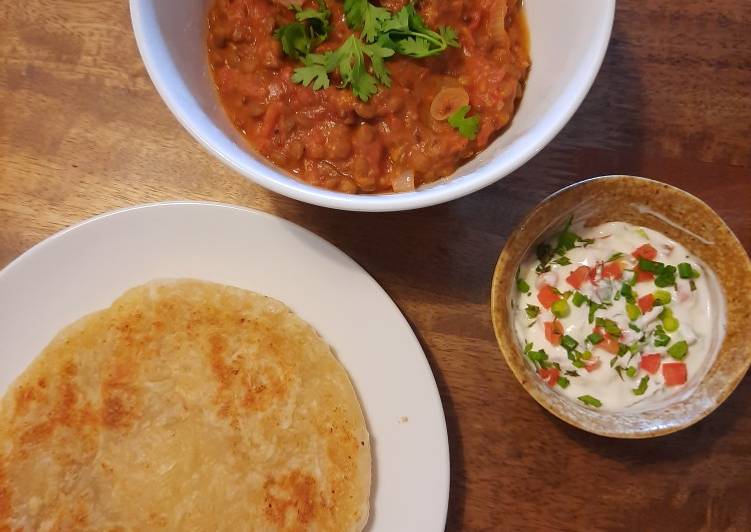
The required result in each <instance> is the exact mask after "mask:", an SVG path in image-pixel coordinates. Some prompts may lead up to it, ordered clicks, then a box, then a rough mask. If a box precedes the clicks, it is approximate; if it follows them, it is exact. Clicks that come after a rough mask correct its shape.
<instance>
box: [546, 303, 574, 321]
mask: <svg viewBox="0 0 751 532" xmlns="http://www.w3.org/2000/svg"><path fill="white" fill-rule="evenodd" d="M550 311H551V312H552V313H553V315H554V316H555V317H556V318H565V317H566V316H568V315H569V314H570V313H571V308H570V307H569V306H568V301H566V300H565V299H559V300H558V301H556V302H555V303H553V304H552V305H551V307H550Z"/></svg>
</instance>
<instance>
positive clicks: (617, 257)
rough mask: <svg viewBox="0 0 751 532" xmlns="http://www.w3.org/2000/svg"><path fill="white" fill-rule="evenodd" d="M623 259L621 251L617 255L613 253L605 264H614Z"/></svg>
mask: <svg viewBox="0 0 751 532" xmlns="http://www.w3.org/2000/svg"><path fill="white" fill-rule="evenodd" d="M621 257H623V253H621V252H620V251H619V252H617V253H613V254H612V255H610V258H609V259H608V260H606V261H605V262H613V261H614V260H618V259H620V258H621Z"/></svg>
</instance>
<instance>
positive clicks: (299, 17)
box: [274, 0, 331, 59]
mask: <svg viewBox="0 0 751 532" xmlns="http://www.w3.org/2000/svg"><path fill="white" fill-rule="evenodd" d="M290 9H293V10H294V11H295V20H296V22H292V23H290V24H286V25H285V26H281V27H280V28H278V29H277V30H276V31H275V32H274V37H276V38H277V39H279V41H280V42H281V44H282V50H283V51H284V53H285V54H287V55H288V56H290V57H294V58H295V59H303V58H304V57H305V56H307V55H308V54H309V53H310V52H311V50H313V48H314V47H316V46H318V45H319V44H321V43H322V42H323V41H325V40H326V39H327V38H328V35H329V30H330V28H331V25H330V23H329V17H330V16H331V12H330V11H329V10H328V8H327V7H326V4H325V3H324V2H323V0H318V9H300V8H299V7H298V6H295V5H292V6H291V8H290Z"/></svg>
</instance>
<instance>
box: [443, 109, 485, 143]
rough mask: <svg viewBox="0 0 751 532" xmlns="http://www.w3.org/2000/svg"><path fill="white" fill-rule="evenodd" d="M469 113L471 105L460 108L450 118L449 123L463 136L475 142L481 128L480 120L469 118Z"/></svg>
mask: <svg viewBox="0 0 751 532" xmlns="http://www.w3.org/2000/svg"><path fill="white" fill-rule="evenodd" d="M468 112H469V105H465V106H463V107H460V108H459V109H458V110H457V111H456V112H455V113H454V114H452V115H451V116H450V117H449V119H448V122H449V124H451V126H453V127H454V128H456V130H457V131H459V134H460V135H461V136H463V137H464V138H467V139H469V140H474V139H475V137H477V130H478V129H479V128H480V119H479V118H478V117H477V116H470V117H467V113H468Z"/></svg>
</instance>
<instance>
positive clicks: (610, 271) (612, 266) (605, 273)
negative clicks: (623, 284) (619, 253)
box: [602, 260, 623, 279]
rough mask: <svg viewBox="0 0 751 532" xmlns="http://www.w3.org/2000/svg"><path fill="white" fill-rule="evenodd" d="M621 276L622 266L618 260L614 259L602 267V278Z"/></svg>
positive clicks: (617, 277) (618, 277)
mask: <svg viewBox="0 0 751 532" xmlns="http://www.w3.org/2000/svg"><path fill="white" fill-rule="evenodd" d="M621 277H623V267H622V266H621V263H620V261H617V260H614V261H612V262H608V263H607V264H605V266H603V267H602V278H603V279H620V278H621Z"/></svg>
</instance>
